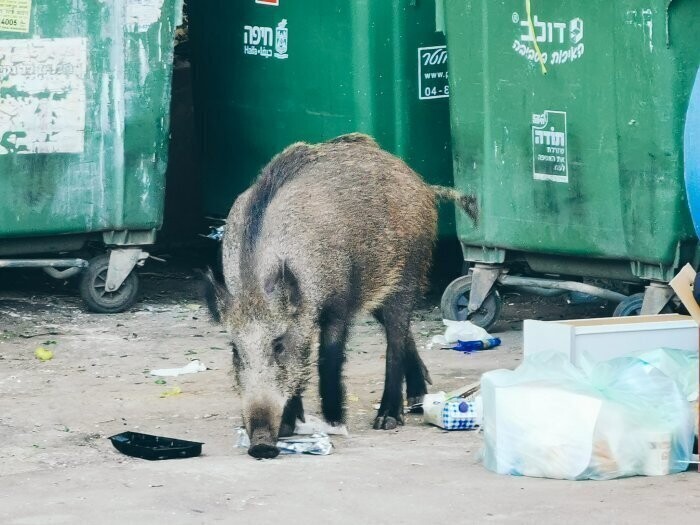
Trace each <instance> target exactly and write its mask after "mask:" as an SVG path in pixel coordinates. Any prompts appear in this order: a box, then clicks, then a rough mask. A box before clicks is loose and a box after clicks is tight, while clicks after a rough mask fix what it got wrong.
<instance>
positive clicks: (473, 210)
mask: <svg viewBox="0 0 700 525" xmlns="http://www.w3.org/2000/svg"><path fill="white" fill-rule="evenodd" d="M430 188H431V189H432V190H433V191H434V192H435V197H437V198H438V199H443V200H450V201H452V202H454V203H455V204H456V205H457V206H459V207H460V208H461V209H462V210H463V211H464V212H465V213H466V214H467V215H469V217H470V218H471V220H472V221H474V224H479V203H478V202H477V199H476V196H475V195H465V194H463V193H460V192H459V191H457V190H455V189H454V188H446V187H444V186H431V187H430Z"/></svg>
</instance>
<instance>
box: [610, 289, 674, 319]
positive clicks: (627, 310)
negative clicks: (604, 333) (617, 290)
mask: <svg viewBox="0 0 700 525" xmlns="http://www.w3.org/2000/svg"><path fill="white" fill-rule="evenodd" d="M643 303H644V294H643V293H636V294H633V295H630V296H629V297H628V298H627V299H624V300H623V301H622V302H620V303H619V304H618V305H617V306H616V307H615V311H614V312H613V317H629V316H631V315H639V314H641V312H642V304H643ZM659 313H660V314H672V313H673V307H672V306H671V304H667V305H666V306H664V307H663V309H662V310H661V311H660V312H659Z"/></svg>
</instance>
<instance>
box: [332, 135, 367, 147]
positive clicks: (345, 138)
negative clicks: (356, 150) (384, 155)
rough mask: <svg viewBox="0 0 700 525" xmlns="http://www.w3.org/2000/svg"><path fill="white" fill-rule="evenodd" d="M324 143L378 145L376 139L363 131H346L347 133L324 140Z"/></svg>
mask: <svg viewBox="0 0 700 525" xmlns="http://www.w3.org/2000/svg"><path fill="white" fill-rule="evenodd" d="M326 144H364V145H366V146H371V147H373V148H378V147H379V144H377V141H376V140H374V139H373V138H372V137H370V136H369V135H365V134H364V133H348V134H347V135H341V136H339V137H335V138H333V139H331V140H329V141H326Z"/></svg>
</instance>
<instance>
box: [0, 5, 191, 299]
mask: <svg viewBox="0 0 700 525" xmlns="http://www.w3.org/2000/svg"><path fill="white" fill-rule="evenodd" d="M181 12H182V5H181V0H126V1H122V0H102V1H98V0H5V1H2V2H0V257H2V258H3V259H0V268H8V267H41V268H46V269H47V271H48V272H49V273H50V274H51V275H53V276H55V277H68V276H70V275H73V274H76V273H78V272H80V271H81V269H83V271H82V274H83V277H82V280H81V292H82V295H83V298H84V299H85V300H86V301H87V303H88V306H89V307H90V308H91V309H93V310H96V311H101V312H114V311H120V310H122V309H124V308H126V307H128V306H129V305H130V304H132V303H133V301H134V300H135V297H136V290H137V286H138V283H137V280H136V276H135V274H134V273H133V272H132V270H133V269H134V266H135V265H137V264H142V262H143V260H144V259H145V257H146V256H147V255H148V254H147V253H146V252H145V251H143V250H142V247H143V246H145V245H148V244H150V243H152V242H153V241H154V239H155V232H156V230H157V229H158V228H159V227H160V226H161V221H162V216H163V201H164V199H163V197H164V188H165V169H166V159H167V147H168V132H169V122H168V117H169V101H170V79H171V71H172V56H173V35H174V32H175V27H176V25H177V24H178V23H179V20H180V18H181ZM88 241H97V242H98V243H99V244H100V245H102V246H107V247H109V248H111V252H110V255H108V256H107V255H102V256H98V257H97V258H95V259H93V261H92V262H91V263H89V262H88V261H86V260H84V259H82V258H77V257H74V258H66V257H62V258H60V259H58V258H56V257H55V254H56V253H59V252H61V253H66V252H76V251H78V250H80V249H81V248H83V246H85V244H86V243H87V242H88ZM27 255H32V256H33V257H34V258H23V259H21V258H19V256H27ZM38 255H42V256H43V257H42V258H37V256H38Z"/></svg>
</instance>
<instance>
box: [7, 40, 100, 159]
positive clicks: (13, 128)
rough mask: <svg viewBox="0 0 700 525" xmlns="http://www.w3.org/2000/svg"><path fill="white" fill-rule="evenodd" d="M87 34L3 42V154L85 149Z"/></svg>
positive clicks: (80, 151) (66, 151) (80, 150)
mask: <svg viewBox="0 0 700 525" xmlns="http://www.w3.org/2000/svg"><path fill="white" fill-rule="evenodd" d="M86 70H87V41H86V39H84V38H56V39H45V38H33V39H27V40H24V39H20V40H0V155H9V154H33V153H82V152H83V148H84V142H85V137H84V136H85V99H86V95H85V73H86Z"/></svg>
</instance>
